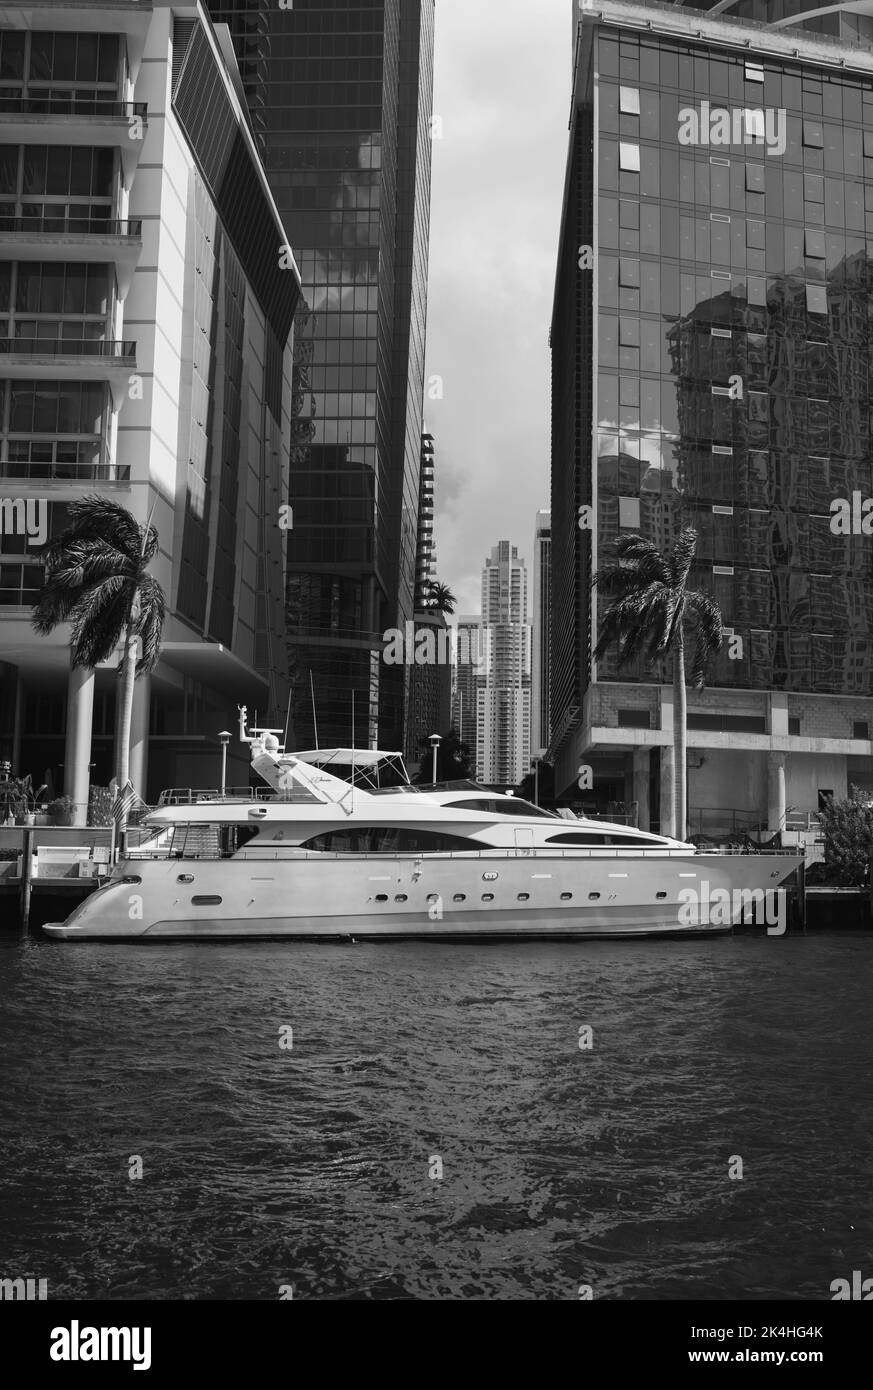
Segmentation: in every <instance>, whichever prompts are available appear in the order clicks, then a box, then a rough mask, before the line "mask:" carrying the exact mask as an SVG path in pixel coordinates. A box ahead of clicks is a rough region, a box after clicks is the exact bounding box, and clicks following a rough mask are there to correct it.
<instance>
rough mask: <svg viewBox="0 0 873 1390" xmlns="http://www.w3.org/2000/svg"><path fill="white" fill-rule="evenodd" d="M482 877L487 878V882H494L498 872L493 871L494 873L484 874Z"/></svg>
mask: <svg viewBox="0 0 873 1390" xmlns="http://www.w3.org/2000/svg"><path fill="white" fill-rule="evenodd" d="M482 877H483V878H484V879H485V881H486V883H487V882H492V881H493V880H494V879H495V878H496V877H497V875H496V873H493V872H492V873H488V874H483V875H482Z"/></svg>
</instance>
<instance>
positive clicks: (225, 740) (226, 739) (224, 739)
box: [218, 729, 231, 796]
mask: <svg viewBox="0 0 873 1390" xmlns="http://www.w3.org/2000/svg"><path fill="white" fill-rule="evenodd" d="M218 738H219V741H220V743H221V795H222V796H224V792H225V787H226V785H227V745H228V744H229V743H230V740H231V735H230V734H229V733H228V731H227V729H222V731H221V733H220V734H219V735H218Z"/></svg>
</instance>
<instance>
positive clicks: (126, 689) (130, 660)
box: [115, 628, 138, 792]
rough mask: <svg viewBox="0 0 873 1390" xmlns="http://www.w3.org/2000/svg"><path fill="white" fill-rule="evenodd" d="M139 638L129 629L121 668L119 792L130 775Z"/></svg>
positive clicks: (117, 771)
mask: <svg viewBox="0 0 873 1390" xmlns="http://www.w3.org/2000/svg"><path fill="white" fill-rule="evenodd" d="M137 640H138V639H137V637H136V636H135V634H133V633H131V631H130V628H127V630H126V631H125V634H124V665H123V666H122V668H121V678H120V689H119V692H118V699H119V701H120V717H119V719H118V724H117V730H118V735H117V736H118V746H117V748H116V750H115V775H116V777H117V779H118V790H119V791H120V792H121V791H123V790H124V787H125V783H126V782H127V779H128V777H129V775H130V730H131V726H132V723H133V682H134V679H135V677H136V658H137Z"/></svg>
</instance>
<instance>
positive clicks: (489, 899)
mask: <svg viewBox="0 0 873 1390" xmlns="http://www.w3.org/2000/svg"><path fill="white" fill-rule="evenodd" d="M482 901H483V903H493V901H494V894H493V893H483V894H482Z"/></svg>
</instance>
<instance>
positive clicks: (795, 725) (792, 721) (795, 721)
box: [788, 714, 800, 735]
mask: <svg viewBox="0 0 873 1390" xmlns="http://www.w3.org/2000/svg"><path fill="white" fill-rule="evenodd" d="M788 732H789V734H793V735H797V734H799V733H800V718H799V716H798V715H795V714H789V716H788Z"/></svg>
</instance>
